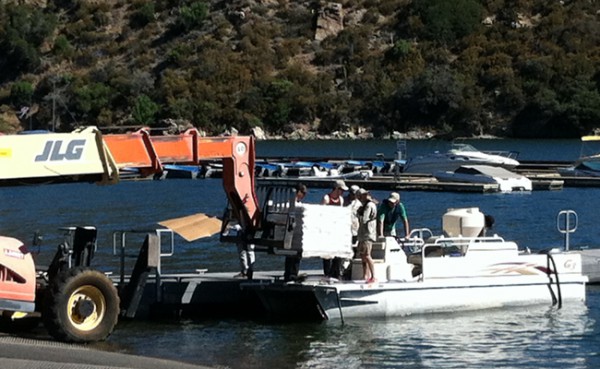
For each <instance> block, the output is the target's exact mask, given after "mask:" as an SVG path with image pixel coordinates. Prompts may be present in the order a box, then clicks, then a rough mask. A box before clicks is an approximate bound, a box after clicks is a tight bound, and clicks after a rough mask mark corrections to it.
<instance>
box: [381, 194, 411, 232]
mask: <svg viewBox="0 0 600 369" xmlns="http://www.w3.org/2000/svg"><path fill="white" fill-rule="evenodd" d="M400 218H401V219H402V222H403V224H404V236H405V237H408V235H409V234H410V226H409V224H408V216H407V215H406V209H405V208H404V205H403V204H402V203H401V202H400V194H398V193H397V192H392V193H391V194H390V197H389V198H387V199H386V200H384V201H383V202H382V203H381V205H380V206H379V209H378V210H377V226H378V228H377V235H378V236H380V237H386V236H394V237H395V236H396V222H397V221H398V219H400Z"/></svg>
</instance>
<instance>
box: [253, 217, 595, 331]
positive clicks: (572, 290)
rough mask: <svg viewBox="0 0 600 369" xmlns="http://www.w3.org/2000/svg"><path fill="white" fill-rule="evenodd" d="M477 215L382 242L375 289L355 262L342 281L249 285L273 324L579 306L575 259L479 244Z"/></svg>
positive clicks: (488, 240)
mask: <svg viewBox="0 0 600 369" xmlns="http://www.w3.org/2000/svg"><path fill="white" fill-rule="evenodd" d="M484 223H485V221H484V215H483V214H482V213H481V212H480V211H479V210H478V209H477V208H468V209H456V210H450V211H449V212H448V213H446V214H445V215H444V217H443V228H444V234H443V235H441V236H432V233H431V231H430V230H428V229H420V230H416V231H414V232H413V234H412V235H413V236H414V237H412V236H411V238H409V239H408V240H405V241H404V242H402V244H398V242H396V239H394V238H392V237H387V238H386V239H385V240H384V241H383V240H382V242H376V243H375V244H374V245H373V251H372V256H373V259H374V260H375V277H376V279H377V282H375V283H367V282H366V281H365V280H363V279H361V278H362V263H361V261H360V259H354V260H353V261H352V273H351V274H352V279H351V280H348V281H337V280H326V279H323V278H318V277H313V278H307V279H305V280H303V281H300V282H289V283H276V282H275V283H270V284H265V283H252V282H248V283H247V284H245V285H244V288H246V289H251V290H253V291H255V292H256V293H257V295H258V297H259V298H260V300H261V302H262V303H263V306H264V307H265V308H266V309H267V310H268V311H269V312H270V313H271V316H272V317H279V318H290V319H300V318H311V319H314V318H317V319H324V320H327V319H352V318H369V317H370V318H374V317H393V316H406V315H411V314H423V313H448V312H456V311H469V310H478V309H491V308H502V307H507V306H525V305H536V304H547V305H548V306H551V305H558V306H559V307H560V306H561V304H562V303H563V302H564V303H567V302H569V303H572V302H583V301H585V298H586V292H585V286H586V283H587V281H588V278H587V277H586V276H584V275H583V274H582V261H581V255H580V254H578V253H574V252H561V251H556V252H548V253H544V254H541V253H540V254H532V253H529V252H527V251H523V250H519V249H518V247H517V244H516V243H514V242H510V241H506V240H504V239H503V238H501V237H499V236H497V235H493V236H481V235H480V234H481V233H482V232H483V231H484Z"/></svg>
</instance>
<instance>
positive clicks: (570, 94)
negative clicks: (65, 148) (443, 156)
mask: <svg viewBox="0 0 600 369" xmlns="http://www.w3.org/2000/svg"><path fill="white" fill-rule="evenodd" d="M0 66H1V70H2V73H1V74H0V131H1V132H14V131H18V130H22V129H53V130H56V131H68V130H71V129H72V128H73V127H76V126H80V125H97V126H99V127H101V128H103V129H105V130H113V131H114V130H116V129H120V130H125V129H132V128H133V127H140V126H150V127H153V128H167V129H170V130H179V129H182V128H185V127H189V126H196V127H198V128H199V129H201V130H203V131H205V132H207V134H219V133H222V132H225V131H228V130H232V129H236V130H238V131H240V132H241V133H250V132H252V131H253V130H255V131H259V130H261V129H262V130H263V131H265V132H267V133H268V134H269V135H285V136H286V137H291V138H301V137H307V136H311V135H317V134H329V135H331V134H333V135H335V136H339V137H356V136H358V137H371V136H372V135H375V136H385V135H389V134H390V133H392V132H397V133H398V132H399V133H402V134H405V133H410V134H414V135H420V134H425V133H430V132H431V133H434V134H438V135H446V136H453V135H462V136H465V135H466V136H481V135H496V136H514V137H577V136H579V135H581V134H587V133H590V132H592V131H593V130H594V129H596V128H599V127H600V5H599V4H598V2H597V1H595V0H573V1H569V0H564V1H556V0H553V1H548V0H524V1H514V0H452V1H448V0H419V1H410V0H352V1H350V0H348V1H338V2H326V1H291V0H290V1H288V0H212V1H209V0H205V1H194V0H177V1H176V0H159V1H148V0H133V1H125V0H63V1H61V0H58V1H46V0H30V1H27V0H14V1H11V0H6V1H3V2H2V3H1V5H0Z"/></svg>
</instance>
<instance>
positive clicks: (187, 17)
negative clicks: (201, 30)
mask: <svg viewBox="0 0 600 369" xmlns="http://www.w3.org/2000/svg"><path fill="white" fill-rule="evenodd" d="M207 15H208V5H206V4H205V3H204V2H203V1H196V2H193V3H192V4H191V5H189V6H182V7H181V8H179V18H178V19H177V24H178V25H179V26H180V27H181V28H182V29H183V30H184V31H186V32H187V31H190V30H192V29H194V28H196V27H199V26H200V25H201V24H202V22H204V19H206V16H207Z"/></svg>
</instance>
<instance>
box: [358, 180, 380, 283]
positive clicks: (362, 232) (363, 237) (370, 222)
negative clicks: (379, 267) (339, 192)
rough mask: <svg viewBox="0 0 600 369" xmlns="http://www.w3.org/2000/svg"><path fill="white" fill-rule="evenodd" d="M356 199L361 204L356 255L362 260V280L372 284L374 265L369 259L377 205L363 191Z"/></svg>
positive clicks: (373, 239) (361, 190)
mask: <svg viewBox="0 0 600 369" xmlns="http://www.w3.org/2000/svg"><path fill="white" fill-rule="evenodd" d="M358 197H359V199H360V201H361V203H362V206H361V208H360V209H359V210H358V219H359V227H358V254H359V255H360V258H361V260H362V267H363V279H364V280H365V281H367V283H374V282H376V281H377V279H376V278H375V264H374V263H373V258H372V257H371V250H372V249H373V242H375V241H376V240H377V205H375V202H374V201H373V198H372V197H371V194H370V193H369V192H368V191H366V190H365V189H362V188H361V189H360V190H359V192H358Z"/></svg>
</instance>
